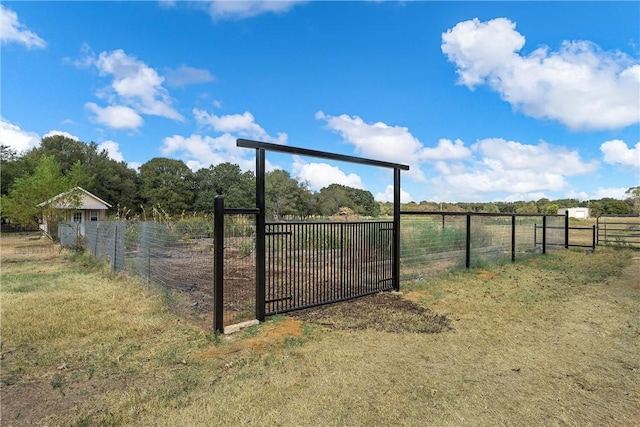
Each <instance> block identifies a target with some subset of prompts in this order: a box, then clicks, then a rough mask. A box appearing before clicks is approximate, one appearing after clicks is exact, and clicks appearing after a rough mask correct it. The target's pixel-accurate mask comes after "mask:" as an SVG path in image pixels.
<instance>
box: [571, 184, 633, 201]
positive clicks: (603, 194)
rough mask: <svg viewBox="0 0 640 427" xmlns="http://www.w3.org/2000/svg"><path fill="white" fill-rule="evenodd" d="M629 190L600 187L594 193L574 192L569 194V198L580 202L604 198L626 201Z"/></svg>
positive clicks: (625, 188)
mask: <svg viewBox="0 0 640 427" xmlns="http://www.w3.org/2000/svg"><path fill="white" fill-rule="evenodd" d="M628 189H629V187H598V188H596V190H595V191H594V192H592V193H587V192H585V191H580V192H573V191H572V192H569V193H567V197H568V198H571V199H578V200H599V199H604V198H611V199H618V200H625V199H627V198H628V197H629V195H628V194H625V192H626V191H627V190H628Z"/></svg>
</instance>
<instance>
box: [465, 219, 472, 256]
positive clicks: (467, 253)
mask: <svg viewBox="0 0 640 427" xmlns="http://www.w3.org/2000/svg"><path fill="white" fill-rule="evenodd" d="M466 234H467V237H466V239H465V240H466V242H465V243H466V247H465V263H464V265H465V267H466V268H471V215H469V214H467V233H466Z"/></svg>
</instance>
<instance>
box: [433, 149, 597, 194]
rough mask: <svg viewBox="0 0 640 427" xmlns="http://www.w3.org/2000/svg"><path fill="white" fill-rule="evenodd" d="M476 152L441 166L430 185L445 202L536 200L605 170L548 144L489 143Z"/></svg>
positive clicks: (573, 152)
mask: <svg viewBox="0 0 640 427" xmlns="http://www.w3.org/2000/svg"><path fill="white" fill-rule="evenodd" d="M471 149H472V152H473V157H472V158H469V159H465V160H464V161H463V162H462V161H455V162H450V163H449V162H446V161H438V162H436V170H437V171H438V172H439V175H438V176H436V177H434V178H433V179H432V180H431V183H432V184H433V185H434V186H435V187H437V188H438V191H439V192H440V193H441V194H442V195H446V196H447V197H445V198H449V199H451V200H464V199H465V198H467V199H472V200H478V199H481V200H482V199H484V200H486V197H487V195H490V194H496V193H500V194H504V195H505V196H504V198H506V199H507V200H509V199H513V200H534V199H536V197H537V198H540V197H543V196H541V194H544V193H545V192H558V191H563V190H567V188H568V187H569V183H568V181H567V177H571V176H578V175H588V174H591V173H594V172H595V171H596V170H597V169H598V168H599V166H600V165H599V163H598V162H597V161H584V160H583V159H582V158H581V157H580V154H579V153H578V152H577V151H574V150H569V149H567V148H566V147H562V146H553V145H551V144H548V143H546V142H541V143H539V144H537V145H531V144H523V143H520V142H516V141H507V140H504V139H502V138H489V139H484V140H480V141H478V142H477V143H475V144H473V145H472V146H471ZM443 199H444V198H443Z"/></svg>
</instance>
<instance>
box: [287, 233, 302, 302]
mask: <svg viewBox="0 0 640 427" xmlns="http://www.w3.org/2000/svg"><path fill="white" fill-rule="evenodd" d="M291 229H292V230H291V231H292V236H291V237H292V238H293V239H292V240H293V241H292V242H291V263H292V265H293V269H292V272H291V273H292V275H293V277H292V280H291V285H290V291H289V292H292V294H289V295H291V296H293V295H295V300H293V301H292V300H289V304H291V303H292V302H293V303H295V304H296V305H297V306H299V305H300V298H301V294H303V293H304V289H303V288H302V286H301V283H300V260H299V258H298V251H299V249H298V248H299V247H300V224H292V225H291ZM294 230H295V232H294Z"/></svg>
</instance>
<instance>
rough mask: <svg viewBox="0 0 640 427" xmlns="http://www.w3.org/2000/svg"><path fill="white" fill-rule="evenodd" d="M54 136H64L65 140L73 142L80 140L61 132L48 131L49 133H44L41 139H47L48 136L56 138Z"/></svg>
mask: <svg viewBox="0 0 640 427" xmlns="http://www.w3.org/2000/svg"><path fill="white" fill-rule="evenodd" d="M56 135H60V136H64V137H65V138H69V139H73V140H74V141H80V138H78V137H77V136H75V135H72V134H70V133H69V132H65V131H62V130H50V131H49V132H47V133H45V134H44V135H43V136H42V137H43V138H47V137H49V136H56Z"/></svg>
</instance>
